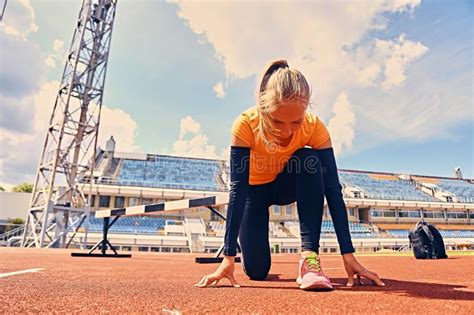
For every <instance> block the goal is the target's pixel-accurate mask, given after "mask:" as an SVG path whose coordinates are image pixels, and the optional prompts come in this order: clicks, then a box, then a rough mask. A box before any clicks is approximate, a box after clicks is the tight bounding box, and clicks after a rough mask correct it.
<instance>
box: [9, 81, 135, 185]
mask: <svg viewBox="0 0 474 315" xmlns="http://www.w3.org/2000/svg"><path fill="white" fill-rule="evenodd" d="M58 88H59V82H57V81H54V82H46V83H45V84H43V85H42V86H41V88H40V90H39V91H38V93H37V94H35V95H34V96H33V97H32V98H31V100H30V101H29V102H28V105H29V106H28V111H29V112H30V113H32V114H33V117H29V118H28V119H27V120H26V121H25V127H24V129H23V130H9V129H7V128H5V127H3V126H0V148H1V150H0V151H1V152H2V153H1V154H0V181H1V182H6V183H11V184H15V183H19V182H23V181H28V182H32V181H33V180H34V174H35V172H36V167H37V163H38V160H39V158H40V153H41V148H42V145H43V143H44V140H45V137H46V128H47V126H48V123H49V119H50V116H51V113H52V109H53V105H54V101H55V99H56V94H57V91H58ZM137 131H138V126H137V123H136V122H135V121H134V120H133V119H132V117H131V116H130V115H129V114H128V113H127V112H125V111H123V110H121V109H113V108H110V107H108V106H102V114H101V125H100V129H99V141H98V145H99V146H102V147H104V146H105V142H106V140H107V139H108V138H109V137H110V135H114V138H115V139H116V141H117V147H116V149H117V150H118V151H127V152H134V151H137V150H138V147H137V145H136V144H135V138H136V134H137Z"/></svg>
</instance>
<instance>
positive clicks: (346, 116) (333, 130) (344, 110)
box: [327, 92, 356, 153]
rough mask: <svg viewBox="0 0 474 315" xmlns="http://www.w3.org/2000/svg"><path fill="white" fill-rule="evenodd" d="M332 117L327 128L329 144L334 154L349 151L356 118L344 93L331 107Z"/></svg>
mask: <svg viewBox="0 0 474 315" xmlns="http://www.w3.org/2000/svg"><path fill="white" fill-rule="evenodd" d="M333 113H334V116H333V117H332V118H331V119H330V120H329V123H328V126H327V128H328V129H329V133H330V134H331V142H332V145H333V148H334V151H335V153H340V152H342V151H343V147H344V148H345V149H347V150H348V151H350V150H351V149H352V142H353V140H354V135H355V130H354V129H355V123H356V117H355V113H354V112H353V109H352V104H351V102H350V101H349V98H348V96H347V94H346V93H344V92H343V93H341V94H340V95H339V96H338V98H337V100H336V103H335V104H334V107H333Z"/></svg>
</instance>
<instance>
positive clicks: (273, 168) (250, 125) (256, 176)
mask: <svg viewBox="0 0 474 315" xmlns="http://www.w3.org/2000/svg"><path fill="white" fill-rule="evenodd" d="M258 123H259V116H258V111H257V107H256V106H253V107H250V108H248V109H246V110H245V111H244V112H242V113H241V114H240V115H239V116H238V117H237V118H236V119H235V120H234V122H233V124H232V134H233V135H234V136H236V137H237V138H239V139H240V140H242V141H243V142H245V143H246V144H247V145H248V146H249V147H250V174H249V184H250V185H260V184H266V183H269V182H271V181H273V180H274V179H275V178H276V177H277V175H278V174H279V173H280V172H281V171H282V170H283V167H284V166H285V164H286V162H287V161H288V160H289V158H290V157H291V155H292V154H293V153H294V152H295V151H296V150H298V149H300V148H303V147H305V146H310V147H312V148H313V149H317V148H319V147H320V146H321V145H322V144H324V143H326V141H328V139H330V135H329V132H328V130H327V129H326V126H325V125H324V124H323V122H322V121H321V120H319V118H318V116H316V115H314V114H311V113H308V112H306V116H305V120H304V122H303V124H302V125H301V127H300V128H299V129H298V130H297V131H296V132H295V133H294V134H293V136H292V139H291V142H290V144H289V145H288V146H286V147H281V146H279V147H277V148H276V150H275V151H274V152H269V151H268V149H267V148H266V147H265V145H264V144H263V142H262V141H261V140H260V139H259V140H258V141H256V135H257V130H258Z"/></svg>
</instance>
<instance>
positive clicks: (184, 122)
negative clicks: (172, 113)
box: [179, 116, 201, 139]
mask: <svg viewBox="0 0 474 315" xmlns="http://www.w3.org/2000/svg"><path fill="white" fill-rule="evenodd" d="M200 129H201V125H200V124H199V123H198V122H196V121H194V119H193V118H192V117H191V116H186V117H184V118H183V119H181V123H180V126H179V138H180V139H182V138H183V137H184V136H185V135H186V133H188V132H190V133H193V134H197V133H198V132H199V130H200Z"/></svg>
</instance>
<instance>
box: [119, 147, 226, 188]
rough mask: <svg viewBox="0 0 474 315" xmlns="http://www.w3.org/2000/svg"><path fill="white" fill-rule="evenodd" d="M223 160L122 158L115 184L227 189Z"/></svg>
mask: <svg viewBox="0 0 474 315" xmlns="http://www.w3.org/2000/svg"><path fill="white" fill-rule="evenodd" d="M220 164H223V162H222V161H219V160H206V159H192V158H184V157H174V156H155V157H154V159H149V160H132V159H124V160H123V163H122V165H121V168H120V171H119V173H118V177H117V183H118V184H119V185H124V186H140V187H157V188H168V189H190V190H204V191H226V190H227V187H226V186H225V183H223V181H222V178H221V176H220V175H221V173H222V171H221V170H222V167H223V166H222V165H220Z"/></svg>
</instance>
